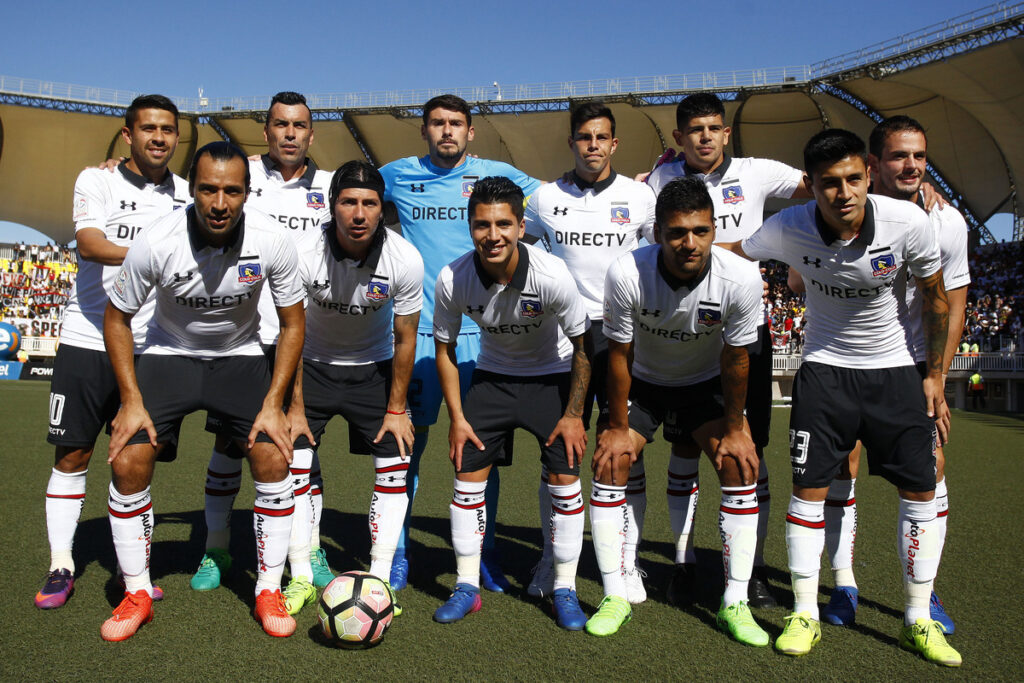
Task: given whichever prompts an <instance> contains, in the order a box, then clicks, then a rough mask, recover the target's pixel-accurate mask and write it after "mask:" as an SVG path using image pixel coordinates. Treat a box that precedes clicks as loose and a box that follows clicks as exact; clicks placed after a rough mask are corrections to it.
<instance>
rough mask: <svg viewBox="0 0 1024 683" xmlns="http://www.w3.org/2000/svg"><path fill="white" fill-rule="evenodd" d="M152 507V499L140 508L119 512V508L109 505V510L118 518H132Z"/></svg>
mask: <svg viewBox="0 0 1024 683" xmlns="http://www.w3.org/2000/svg"><path fill="white" fill-rule="evenodd" d="M152 509H153V501H150V502H148V503H146V504H145V505H143V506H142V507H141V508H139V509H138V510H133V511H131V512H119V511H118V510H115V509H114V508H112V507H110V505H107V512H109V513H110V514H111V515H113V516H114V517H117V518H118V519H131V518H132V517H138V516H139V515H141V514H142V513H143V512H149V511H150V510H152Z"/></svg>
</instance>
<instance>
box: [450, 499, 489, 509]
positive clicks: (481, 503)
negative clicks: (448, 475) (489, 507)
mask: <svg viewBox="0 0 1024 683" xmlns="http://www.w3.org/2000/svg"><path fill="white" fill-rule="evenodd" d="M452 505H454V506H455V507H457V508H462V509H463V510H476V509H477V508H482V507H483V506H484V501H482V500H481V501H480V502H479V503H474V504H473V505H463V504H462V503H457V502H456V501H454V500H452Z"/></svg>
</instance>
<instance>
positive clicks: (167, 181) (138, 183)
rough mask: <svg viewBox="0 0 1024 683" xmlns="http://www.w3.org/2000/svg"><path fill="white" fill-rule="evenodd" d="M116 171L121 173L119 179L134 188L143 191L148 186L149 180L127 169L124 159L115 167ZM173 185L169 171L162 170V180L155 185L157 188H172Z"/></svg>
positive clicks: (126, 161)
mask: <svg viewBox="0 0 1024 683" xmlns="http://www.w3.org/2000/svg"><path fill="white" fill-rule="evenodd" d="M117 170H118V171H120V172H121V177H122V178H124V179H125V180H127V181H128V182H129V183H131V184H132V185H134V186H135V187H137V188H139V189H140V190H141V189H144V188H145V187H146V185H148V184H149V179H148V178H146V177H145V176H141V175H139V174H138V173H136V172H135V171H133V170H131V169H130V168H128V160H127V159H125V160H124V161H122V162H121V163H119V164H118V165H117ZM173 185H174V174H173V173H171V171H170V169H164V179H163V180H161V181H160V182H159V183H156V186H157V187H164V186H173Z"/></svg>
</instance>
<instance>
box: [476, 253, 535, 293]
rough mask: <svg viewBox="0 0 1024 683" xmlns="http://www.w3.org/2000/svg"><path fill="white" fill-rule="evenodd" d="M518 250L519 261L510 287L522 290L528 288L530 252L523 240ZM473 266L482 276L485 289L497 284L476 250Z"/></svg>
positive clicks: (481, 282)
mask: <svg viewBox="0 0 1024 683" xmlns="http://www.w3.org/2000/svg"><path fill="white" fill-rule="evenodd" d="M516 251H518V252H519V263H518V264H516V272H514V273H512V280H511V281H510V282H509V283H508V284H509V287H514V288H516V289H518V290H519V291H520V292H521V291H523V290H524V289H525V288H526V273H527V272H528V271H529V270H530V252H529V251H527V249H526V246H525V245H524V244H523V243H522V242H520V243H518V244H517V245H516ZM473 266H474V267H475V268H476V276H477V277H478V278H480V284H481V285H483V286H484V289H490V288H491V285H494V284H497V283H496V282H495V280H494V279H493V278H492V277H491V276H490V275H489V274H488V273H487V271H486V270H484V267H483V264H481V263H480V255H479V254H477V253H476V252H475V251H474V252H473Z"/></svg>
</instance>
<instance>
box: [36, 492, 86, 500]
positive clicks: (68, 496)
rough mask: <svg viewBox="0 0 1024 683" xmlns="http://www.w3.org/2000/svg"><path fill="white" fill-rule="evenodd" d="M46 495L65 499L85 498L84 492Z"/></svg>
mask: <svg viewBox="0 0 1024 683" xmlns="http://www.w3.org/2000/svg"><path fill="white" fill-rule="evenodd" d="M46 497H47V498H66V499H73V500H80V499H82V498H85V494H84V493H68V494H61V493H47V494H46Z"/></svg>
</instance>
